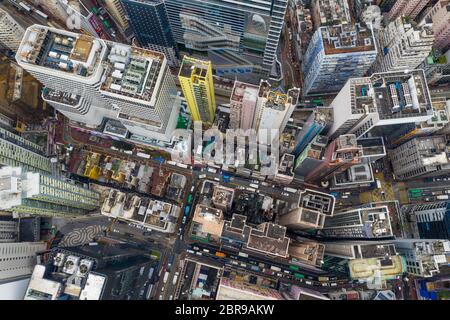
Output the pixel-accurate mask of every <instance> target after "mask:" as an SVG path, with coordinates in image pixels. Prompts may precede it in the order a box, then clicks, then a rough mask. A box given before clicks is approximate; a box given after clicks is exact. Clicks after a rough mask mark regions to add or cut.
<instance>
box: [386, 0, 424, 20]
mask: <svg viewBox="0 0 450 320" xmlns="http://www.w3.org/2000/svg"><path fill="white" fill-rule="evenodd" d="M428 2H430V0H397V1H396V2H395V3H394V4H393V6H392V8H391V10H390V11H389V13H388V19H389V20H391V21H392V20H394V19H396V18H397V17H399V16H405V17H409V18H411V19H415V18H416V17H417V15H418V14H419V13H420V12H421V11H422V10H423V9H424V8H425V6H426V5H427V4H428Z"/></svg>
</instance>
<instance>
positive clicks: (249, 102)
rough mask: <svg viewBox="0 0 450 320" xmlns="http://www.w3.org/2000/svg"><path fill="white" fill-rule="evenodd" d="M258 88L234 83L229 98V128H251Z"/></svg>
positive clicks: (237, 82) (238, 82) (242, 83)
mask: <svg viewBox="0 0 450 320" xmlns="http://www.w3.org/2000/svg"><path fill="white" fill-rule="evenodd" d="M258 92H259V87H258V86H256V85H253V84H249V83H244V82H240V81H235V82H234V87H233V91H232V93H231V98H230V128H231V129H243V130H248V129H251V128H253V121H254V119H255V112H256V104H257V102H258Z"/></svg>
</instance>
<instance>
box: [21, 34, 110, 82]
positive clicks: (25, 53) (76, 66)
mask: <svg viewBox="0 0 450 320" xmlns="http://www.w3.org/2000/svg"><path fill="white" fill-rule="evenodd" d="M104 49H105V43H104V42H103V41H101V40H99V39H96V38H93V37H91V36H87V35H84V34H76V33H72V32H68V31H64V30H60V29H55V28H49V27H44V26H38V25H34V26H31V27H29V28H28V29H27V31H26V32H25V36H24V39H23V40H22V44H21V47H20V49H19V52H18V56H19V57H20V59H21V61H22V62H25V63H30V64H36V65H39V66H43V67H46V68H50V69H55V70H58V71H61V72H65V73H70V74H72V75H75V76H79V77H89V76H90V75H92V74H93V73H94V72H95V70H97V68H98V66H99V65H100V58H101V57H100V56H101V52H102V51H103V50H104Z"/></svg>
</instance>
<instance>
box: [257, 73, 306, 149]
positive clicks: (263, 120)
mask: <svg viewBox="0 0 450 320" xmlns="http://www.w3.org/2000/svg"><path fill="white" fill-rule="evenodd" d="M299 96H300V90H299V89H297V88H292V89H289V90H288V92H287V93H282V92H280V91H277V90H274V89H272V87H271V85H270V84H269V83H268V82H267V81H264V80H262V81H261V84H260V86H259V93H258V103H257V105H256V113H255V120H254V123H253V127H254V128H255V129H256V130H257V131H259V130H268V131H269V132H268V134H271V132H270V130H278V132H279V136H281V133H282V132H283V131H284V129H285V127H286V124H287V122H288V121H289V118H290V117H291V115H292V112H293V111H294V109H295V107H296V105H297V103H298V99H299ZM279 136H278V138H279ZM276 138H277V137H272V136H271V137H270V141H269V140H268V141H267V144H270V143H271V142H272V141H273V140H274V139H276ZM266 140H267V139H266V136H265V133H264V132H261V133H260V134H259V141H260V142H264V141H266Z"/></svg>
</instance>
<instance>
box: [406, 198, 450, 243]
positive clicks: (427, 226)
mask: <svg viewBox="0 0 450 320" xmlns="http://www.w3.org/2000/svg"><path fill="white" fill-rule="evenodd" d="M402 215H404V216H406V218H408V219H410V220H409V221H415V222H416V225H417V233H418V235H417V236H418V237H420V238H421V239H450V201H438V202H429V203H423V204H414V205H406V206H403V207H402Z"/></svg>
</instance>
